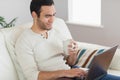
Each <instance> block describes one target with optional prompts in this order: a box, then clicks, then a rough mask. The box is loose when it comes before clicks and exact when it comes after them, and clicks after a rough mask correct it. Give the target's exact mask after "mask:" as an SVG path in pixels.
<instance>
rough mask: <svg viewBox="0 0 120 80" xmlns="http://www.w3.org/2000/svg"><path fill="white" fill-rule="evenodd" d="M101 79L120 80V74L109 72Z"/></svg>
mask: <svg viewBox="0 0 120 80" xmlns="http://www.w3.org/2000/svg"><path fill="white" fill-rule="evenodd" d="M100 80H120V76H115V75H111V74H107V75H105V76H104V77H103V78H102V79H100Z"/></svg>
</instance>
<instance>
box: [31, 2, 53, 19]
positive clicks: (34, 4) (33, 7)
mask: <svg viewBox="0 0 120 80" xmlns="http://www.w3.org/2000/svg"><path fill="white" fill-rule="evenodd" d="M45 5H47V6H51V5H54V1H53V0H32V1H31V4H30V12H31V13H32V12H33V11H35V12H36V14H37V16H38V17H39V16H40V10H41V6H45Z"/></svg>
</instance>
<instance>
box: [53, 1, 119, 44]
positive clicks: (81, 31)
mask: <svg viewBox="0 0 120 80" xmlns="http://www.w3.org/2000/svg"><path fill="white" fill-rule="evenodd" d="M54 1H55V3H56V4H57V5H56V9H59V10H58V12H59V13H58V12H57V14H58V15H57V16H59V17H61V18H63V19H64V20H67V11H68V7H67V5H68V4H67V1H68V0H54ZM119 8H120V0H102V24H103V26H104V28H91V27H88V26H82V25H71V24H68V26H69V29H70V31H71V33H72V35H73V38H74V39H75V40H79V41H84V42H89V43H97V44H101V45H106V46H113V45H115V44H119V45H120V9H119ZM88 14H89V13H88Z"/></svg>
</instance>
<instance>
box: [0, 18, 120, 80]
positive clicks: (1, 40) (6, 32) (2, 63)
mask: <svg viewBox="0 0 120 80" xmlns="http://www.w3.org/2000/svg"><path fill="white" fill-rule="evenodd" d="M31 25H32V23H28V24H25V25H20V26H16V27H12V28H6V29H0V80H20V79H19V77H20V76H18V73H17V71H18V70H17V69H16V62H15V60H16V59H15V54H14V45H15V42H16V40H17V38H18V37H19V35H20V34H21V33H22V31H23V30H24V29H26V28H30V27H31ZM53 25H54V28H56V29H58V31H61V32H62V33H63V34H64V35H66V37H71V34H70V32H69V30H68V28H67V26H66V24H65V23H64V21H63V20H62V19H59V18H56V19H55V22H54V24H53ZM79 47H85V48H108V47H105V46H101V45H97V44H90V43H85V42H79ZM119 58H120V50H119V49H118V50H117V51H116V54H115V56H114V58H113V60H112V63H111V65H110V67H109V70H108V73H111V74H115V75H120V59H119ZM21 76H22V75H21ZM21 80H22V79H21Z"/></svg>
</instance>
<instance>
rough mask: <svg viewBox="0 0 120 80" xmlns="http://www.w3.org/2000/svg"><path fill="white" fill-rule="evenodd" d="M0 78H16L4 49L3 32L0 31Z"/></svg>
mask: <svg viewBox="0 0 120 80" xmlns="http://www.w3.org/2000/svg"><path fill="white" fill-rule="evenodd" d="M0 80H18V78H17V74H16V70H15V68H14V65H13V63H12V61H11V58H10V56H9V53H8V51H7V49H6V44H5V42H4V37H3V34H2V33H1V32H0Z"/></svg>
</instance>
